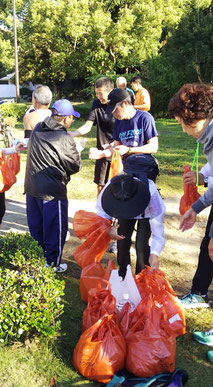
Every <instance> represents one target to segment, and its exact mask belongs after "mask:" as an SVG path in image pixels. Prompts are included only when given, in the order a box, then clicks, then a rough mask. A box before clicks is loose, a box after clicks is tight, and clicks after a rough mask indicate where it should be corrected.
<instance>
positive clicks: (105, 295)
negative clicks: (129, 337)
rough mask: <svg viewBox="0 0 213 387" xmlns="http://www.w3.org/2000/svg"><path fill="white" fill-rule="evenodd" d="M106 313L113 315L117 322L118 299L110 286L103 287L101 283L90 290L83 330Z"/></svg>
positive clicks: (83, 319) (84, 314)
mask: <svg viewBox="0 0 213 387" xmlns="http://www.w3.org/2000/svg"><path fill="white" fill-rule="evenodd" d="M109 285H110V284H109ZM106 314H109V315H113V316H114V320H115V322H117V308H116V299H115V297H114V296H113V295H112V294H111V290H110V286H109V287H108V288H107V289H103V288H101V287H100V284H99V285H98V286H97V288H93V289H91V290H90V291H89V298H88V305H87V307H86V309H85V310H84V313H83V318H82V332H84V331H85V330H86V329H88V328H90V327H91V326H92V325H93V324H95V323H96V322H97V321H98V320H99V319H100V318H101V317H103V316H104V315H106Z"/></svg>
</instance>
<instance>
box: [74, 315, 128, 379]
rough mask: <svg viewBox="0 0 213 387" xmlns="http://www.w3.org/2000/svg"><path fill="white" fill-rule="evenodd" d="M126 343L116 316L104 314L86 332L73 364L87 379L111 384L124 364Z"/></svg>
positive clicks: (78, 346)
mask: <svg viewBox="0 0 213 387" xmlns="http://www.w3.org/2000/svg"><path fill="white" fill-rule="evenodd" d="M125 356H126V343H125V340H124V338H123V336H122V333H121V331H120V329H119V328H118V326H117V324H116V323H115V321H114V320H113V316H112V315H111V316H104V317H102V318H101V319H100V320H98V321H97V322H96V323H95V324H93V325H92V326H91V327H90V328H89V329H87V330H86V331H85V332H84V333H82V335H81V337H80V339H79V341H78V343H77V345H76V347H75V349H74V352H73V365H74V367H75V368H76V370H77V371H79V372H80V373H81V374H82V375H83V376H84V377H85V378H88V379H90V380H96V381H98V382H100V383H108V382H109V381H110V380H111V378H112V376H113V375H114V373H115V372H118V371H120V370H121V369H122V368H123V367H124V360H125Z"/></svg>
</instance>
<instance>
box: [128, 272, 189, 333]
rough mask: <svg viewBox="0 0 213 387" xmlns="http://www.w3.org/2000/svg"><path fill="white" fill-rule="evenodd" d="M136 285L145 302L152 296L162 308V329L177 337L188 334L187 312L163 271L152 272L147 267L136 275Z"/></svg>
mask: <svg viewBox="0 0 213 387" xmlns="http://www.w3.org/2000/svg"><path fill="white" fill-rule="evenodd" d="M136 284H137V286H138V289H139V292H140V295H141V298H142V300H144V302H145V300H146V299H147V297H149V296H150V295H152V298H153V302H154V303H155V304H157V305H160V306H161V308H162V327H163V329H164V330H165V331H166V332H167V334H172V335H173V336H175V337H177V336H180V335H182V334H184V333H185V332H186V321H185V312H184V309H183V307H182V305H181V302H180V300H179V299H178V298H177V297H176V295H175V292H174V290H173V289H172V287H171V285H170V284H169V281H168V280H167V278H166V275H165V273H163V272H162V271H161V270H153V271H151V269H150V267H146V269H144V270H142V271H141V273H139V274H138V275H136ZM135 313H137V311H135ZM132 317H134V315H133V316H132Z"/></svg>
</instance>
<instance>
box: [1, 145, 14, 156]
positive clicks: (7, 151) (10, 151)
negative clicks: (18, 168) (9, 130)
mask: <svg viewBox="0 0 213 387" xmlns="http://www.w3.org/2000/svg"><path fill="white" fill-rule="evenodd" d="M0 150H1V151H2V152H3V153H4V155H12V154H14V153H17V151H16V147H15V146H12V147H10V148H0Z"/></svg>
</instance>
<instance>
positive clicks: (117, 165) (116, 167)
mask: <svg viewBox="0 0 213 387" xmlns="http://www.w3.org/2000/svg"><path fill="white" fill-rule="evenodd" d="M122 171H123V163H122V158H121V155H120V154H119V152H118V149H114V150H113V153H112V159H111V165H110V170H109V176H108V180H110V179H112V178H113V177H114V176H116V175H117V174H118V173H119V172H122Z"/></svg>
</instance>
